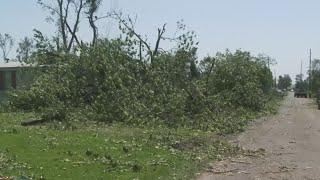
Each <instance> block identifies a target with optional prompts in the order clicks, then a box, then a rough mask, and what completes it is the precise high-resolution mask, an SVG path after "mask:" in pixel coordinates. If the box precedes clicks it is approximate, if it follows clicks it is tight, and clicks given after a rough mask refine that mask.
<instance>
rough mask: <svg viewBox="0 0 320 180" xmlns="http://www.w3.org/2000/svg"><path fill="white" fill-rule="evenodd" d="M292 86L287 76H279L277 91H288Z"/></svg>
mask: <svg viewBox="0 0 320 180" xmlns="http://www.w3.org/2000/svg"><path fill="white" fill-rule="evenodd" d="M291 85H292V80H291V78H290V76H289V75H288V74H285V75H284V76H279V80H278V88H279V89H289V88H290V87H291Z"/></svg>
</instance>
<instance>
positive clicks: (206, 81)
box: [9, 24, 272, 133]
mask: <svg viewBox="0 0 320 180" xmlns="http://www.w3.org/2000/svg"><path fill="white" fill-rule="evenodd" d="M179 29H180V30H185V26H182V25H181V24H180V26H179ZM124 32H125V33H128V34H126V37H125V39H121V38H120V39H114V40H102V39H100V40H99V41H98V42H97V43H96V44H95V46H90V45H85V44H83V45H82V47H81V50H80V51H79V52H78V53H71V54H65V53H62V52H61V51H59V49H55V48H54V46H53V45H52V44H51V42H50V40H48V38H46V37H44V36H43V35H42V34H41V32H39V31H36V34H35V38H36V48H37V51H35V53H34V54H33V55H32V57H31V58H30V59H31V61H33V62H37V63H38V64H39V75H38V77H37V78H36V80H35V82H34V83H33V84H32V86H31V88H30V89H28V90H20V91H15V92H13V93H12V94H11V95H10V97H9V100H10V104H11V106H12V107H14V108H17V109H22V110H26V111H36V112H39V113H40V114H41V115H42V118H43V119H47V120H57V121H70V120H80V119H81V120H84V121H87V120H89V121H102V122H107V123H111V122H126V123H129V124H153V125H154V124H166V125H168V126H170V127H178V126H188V127H193V128H196V129H207V130H214V131H218V132H224V133H232V132H236V131H239V130H240V129H241V127H243V125H244V124H245V123H246V121H245V118H247V115H248V112H258V111H261V110H262V109H263V108H264V105H265V103H266V102H267V100H268V96H269V92H270V90H271V85H272V73H271V71H270V69H269V68H268V62H267V61H266V58H264V57H260V56H259V57H254V56H252V55H250V53H249V52H243V51H236V52H235V53H231V52H229V51H227V52H225V53H218V54H217V56H215V57H208V58H206V59H204V60H203V61H202V62H201V63H200V64H198V62H197V56H196V55H197V45H198V43H197V42H196V41H195V38H196V36H195V34H194V32H186V33H184V34H182V35H179V36H178V38H177V39H176V41H177V49H175V50H173V51H171V52H161V51H156V52H157V53H154V54H152V61H150V58H151V56H145V58H143V57H142V56H139V54H140V55H141V52H140V51H141V50H143V49H140V51H139V47H140V46H141V44H140V45H139V43H137V40H136V39H135V38H134V37H133V34H132V29H129V30H127V31H125V28H124ZM140 48H141V47H140ZM137 57H139V58H137ZM43 65H45V66H43ZM230 112H232V113H230ZM249 114H251V113H249ZM239 116H241V117H243V119H242V118H237V117H239Z"/></svg>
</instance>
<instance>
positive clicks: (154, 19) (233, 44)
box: [0, 0, 320, 77]
mask: <svg viewBox="0 0 320 180" xmlns="http://www.w3.org/2000/svg"><path fill="white" fill-rule="evenodd" d="M52 1H53V0H52ZM110 9H115V10H121V11H122V12H123V13H125V14H130V15H132V16H137V24H136V27H137V31H139V32H140V33H141V34H145V35H147V36H149V37H150V40H152V37H154V35H156V28H157V27H159V26H161V24H163V23H168V35H173V33H174V32H175V25H176V22H177V21H178V20H181V19H183V20H184V22H185V24H187V26H188V28H189V29H190V30H194V31H195V32H196V33H197V35H198V40H199V42H200V44H199V46H200V50H199V56H200V57H203V56H205V55H207V54H210V55H213V54H215V53H216V52H217V51H224V50H225V49H227V48H228V49H230V50H236V49H242V50H247V51H250V52H252V53H253V54H258V53H264V54H267V55H270V56H271V57H273V58H275V59H276V60H277V65H276V66H275V67H274V68H273V70H274V71H275V72H276V73H277V75H279V74H290V75H291V76H292V77H294V75H295V74H297V73H299V71H300V61H301V60H303V61H304V72H305V71H306V70H307V63H308V49H309V48H312V50H313V55H314V57H315V58H316V57H320V11H319V9H320V1H319V0H306V1H302V0H267V1H262V0H241V1H240V0H197V1H196V0H104V5H103V7H102V9H101V10H100V14H101V15H103V14H105V13H106V12H107V11H110ZM47 15H48V13H47V12H46V11H44V10H43V9H42V8H41V7H39V6H38V5H37V4H36V0H1V1H0V33H10V34H12V35H13V36H14V38H15V39H16V40H19V39H21V38H23V37H24V36H32V30H33V29H34V28H36V29H39V30H40V31H42V32H44V33H46V34H52V33H54V31H55V29H54V26H53V24H50V23H47V22H46V21H45V18H46V17H47ZM101 23H102V24H104V25H103V26H101V27H100V33H101V34H102V35H103V36H108V37H111V36H113V35H114V34H115V32H116V30H115V29H116V28H117V25H116V24H115V23H113V22H110V21H108V20H104V21H103V22H101ZM82 26H83V27H82V29H83V30H82V31H81V32H80V35H81V38H82V39H89V38H90V36H91V34H90V33H89V31H88V26H87V25H86V24H83V25H82ZM11 56H13V54H11Z"/></svg>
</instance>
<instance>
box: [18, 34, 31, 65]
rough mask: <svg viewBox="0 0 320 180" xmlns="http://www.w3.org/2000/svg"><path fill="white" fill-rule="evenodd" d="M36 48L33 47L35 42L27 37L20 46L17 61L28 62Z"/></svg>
mask: <svg viewBox="0 0 320 180" xmlns="http://www.w3.org/2000/svg"><path fill="white" fill-rule="evenodd" d="M33 48H34V45H33V40H32V39H30V38H28V37H25V38H24V39H22V40H21V42H19V44H18V49H17V59H18V61H19V62H26V61H28V59H29V57H30V55H31V53H32V49H33Z"/></svg>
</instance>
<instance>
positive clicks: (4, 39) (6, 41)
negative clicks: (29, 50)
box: [0, 33, 13, 62]
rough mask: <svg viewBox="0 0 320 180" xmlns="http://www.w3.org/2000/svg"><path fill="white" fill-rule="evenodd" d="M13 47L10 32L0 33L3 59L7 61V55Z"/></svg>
mask: <svg viewBox="0 0 320 180" xmlns="http://www.w3.org/2000/svg"><path fill="white" fill-rule="evenodd" d="M12 47H13V38H12V36H10V34H7V33H5V34H1V33H0V49H1V50H2V57H3V60H4V61H6V62H8V61H9V59H8V55H9V53H10V51H11V49H12Z"/></svg>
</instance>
